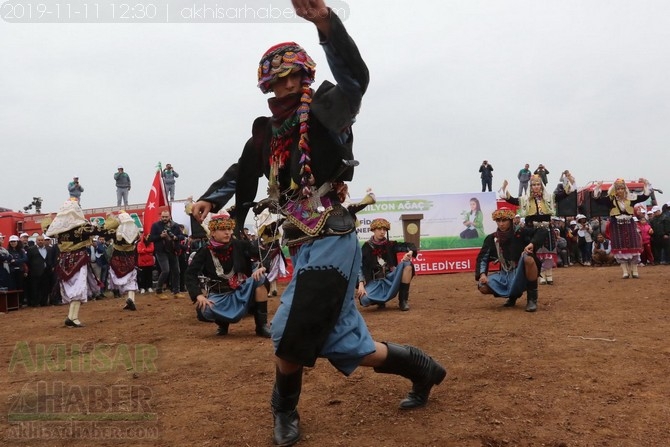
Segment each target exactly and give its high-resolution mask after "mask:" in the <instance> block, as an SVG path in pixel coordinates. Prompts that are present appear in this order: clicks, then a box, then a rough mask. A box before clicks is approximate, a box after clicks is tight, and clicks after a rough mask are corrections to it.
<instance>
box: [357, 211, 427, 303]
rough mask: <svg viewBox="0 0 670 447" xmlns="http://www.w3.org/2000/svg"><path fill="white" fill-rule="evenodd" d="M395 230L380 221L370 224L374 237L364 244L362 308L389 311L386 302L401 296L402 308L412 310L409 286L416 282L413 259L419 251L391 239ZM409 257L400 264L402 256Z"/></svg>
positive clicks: (359, 286)
mask: <svg viewBox="0 0 670 447" xmlns="http://www.w3.org/2000/svg"><path fill="white" fill-rule="evenodd" d="M390 230H391V224H390V223H389V221H388V220H386V219H382V218H377V219H374V220H373V221H372V222H371V223H370V231H372V237H371V238H370V240H369V241H367V242H366V243H365V244H363V247H362V252H363V268H362V274H361V278H359V283H358V290H357V291H356V295H357V296H358V297H359V301H360V303H361V306H363V307H367V306H369V305H370V304H376V305H377V306H379V307H385V306H386V302H387V301H390V300H392V299H393V298H395V297H396V295H397V296H398V307H399V308H400V310H402V311H407V310H409V285H410V282H411V281H412V278H414V264H412V256H414V257H416V253H417V249H416V247H415V246H414V244H411V243H409V242H403V243H400V242H396V241H391V240H389V239H388V237H387V234H388V232H389V231H390ZM402 252H404V253H405V255H404V256H403V258H402V259H401V261H400V263H398V257H397V254H398V253H402Z"/></svg>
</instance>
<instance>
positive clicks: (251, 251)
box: [185, 214, 270, 338]
mask: <svg viewBox="0 0 670 447" xmlns="http://www.w3.org/2000/svg"><path fill="white" fill-rule="evenodd" d="M234 229H235V221H234V220H233V219H231V218H230V216H229V215H227V214H219V215H216V216H213V217H212V218H211V220H210V221H209V232H210V236H211V238H210V239H209V242H208V243H207V244H206V245H204V246H203V247H201V248H200V249H199V250H198V251H197V252H196V254H195V256H194V257H193V259H192V260H191V264H189V266H188V268H187V269H186V278H185V284H186V289H187V290H188V293H189V295H190V296H191V300H192V301H193V302H194V303H195V305H196V314H197V317H198V320H200V321H207V322H214V323H216V324H217V325H218V327H219V328H218V332H217V334H218V335H226V334H228V326H229V325H230V323H237V322H238V321H240V320H241V319H242V317H244V316H245V315H246V314H248V313H250V312H253V314H254V321H255V323H256V335H258V336H260V337H264V338H270V328H269V327H268V324H267V322H268V302H267V301H268V298H267V292H266V288H265V282H266V278H265V268H264V267H260V268H258V269H256V270H255V271H253V273H252V262H253V259H255V258H258V247H257V246H255V245H254V244H252V243H251V242H249V241H246V240H241V239H234V238H233V237H232V236H233V230H234Z"/></svg>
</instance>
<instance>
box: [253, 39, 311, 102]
mask: <svg viewBox="0 0 670 447" xmlns="http://www.w3.org/2000/svg"><path fill="white" fill-rule="evenodd" d="M296 68H297V69H302V70H303V71H304V72H305V75H306V76H305V77H306V78H307V79H306V82H308V83H309V84H312V83H313V82H314V76H315V75H316V64H315V63H314V61H313V60H312V58H311V57H309V55H308V54H307V52H306V51H305V50H304V48H302V47H301V46H300V45H298V44H297V43H295V42H284V43H279V44H277V45H274V46H272V47H270V49H268V50H267V51H266V52H265V53H264V54H263V57H261V61H260V64H259V66H258V88H260V89H261V91H262V92H263V93H270V92H271V91H272V84H273V83H274V82H275V81H276V80H277V79H278V78H283V77H284V76H287V75H289V74H290V73H292V72H293V71H294V70H295V69H296Z"/></svg>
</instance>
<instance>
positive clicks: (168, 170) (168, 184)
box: [161, 163, 179, 202]
mask: <svg viewBox="0 0 670 447" xmlns="http://www.w3.org/2000/svg"><path fill="white" fill-rule="evenodd" d="M161 177H163V184H164V185H165V194H166V195H167V196H168V197H169V198H170V202H174V184H175V179H176V178H177V177H179V174H177V171H175V170H174V169H172V165H171V164H170V163H168V164H167V165H165V169H163V171H161Z"/></svg>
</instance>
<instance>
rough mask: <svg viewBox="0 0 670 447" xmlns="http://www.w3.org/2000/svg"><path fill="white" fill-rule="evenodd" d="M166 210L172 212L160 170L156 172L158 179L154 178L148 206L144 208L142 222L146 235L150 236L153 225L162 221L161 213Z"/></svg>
mask: <svg viewBox="0 0 670 447" xmlns="http://www.w3.org/2000/svg"><path fill="white" fill-rule="evenodd" d="M164 210H168V211H170V204H169V203H168V200H167V195H166V194H165V186H164V185H163V179H162V178H161V170H160V169H159V170H158V171H156V177H154V182H153V184H152V185H151V191H149V198H148V199H147V204H146V205H145V206H144V221H143V222H142V226H143V228H144V234H145V235H148V234H149V232H150V231H151V225H153V223H154V222H157V221H158V220H159V219H160V214H161V211H164Z"/></svg>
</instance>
